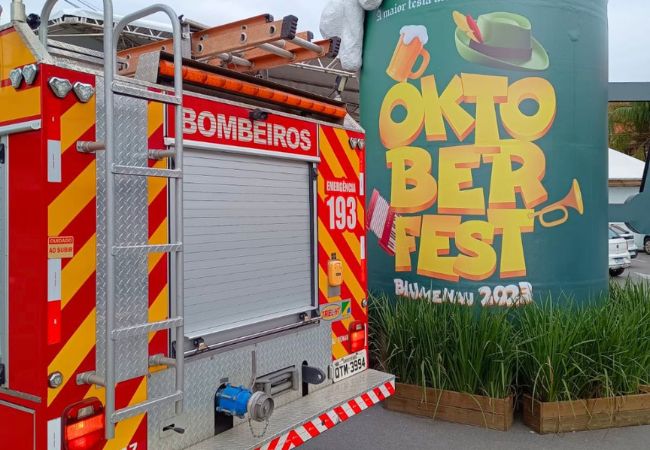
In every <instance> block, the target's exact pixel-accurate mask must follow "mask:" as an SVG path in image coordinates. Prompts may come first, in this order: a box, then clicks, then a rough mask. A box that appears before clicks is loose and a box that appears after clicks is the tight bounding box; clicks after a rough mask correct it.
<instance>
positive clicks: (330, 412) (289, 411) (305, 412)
mask: <svg viewBox="0 0 650 450" xmlns="http://www.w3.org/2000/svg"><path fill="white" fill-rule="evenodd" d="M394 392H395V377H394V376H393V375H389V374H386V373H383V372H378V371H376V370H366V371H365V372H362V373H360V374H358V375H354V376H352V377H350V378H348V379H346V380H343V381H340V382H338V383H336V384H332V385H330V386H328V387H326V388H323V389H320V390H319V391H317V392H314V393H313V394H309V395H308V396H306V397H304V398H302V399H300V400H297V401H295V402H292V403H289V404H287V405H285V406H283V407H281V408H278V409H276V410H275V412H274V413H273V415H272V416H271V420H270V421H269V427H268V430H267V432H266V434H265V435H264V437H262V438H255V437H254V436H253V435H252V433H251V430H250V429H249V427H248V424H246V423H243V424H240V425H238V426H236V427H234V428H233V429H231V430H228V431H226V432H224V433H221V434H219V435H218V436H215V437H213V438H210V439H207V440H205V441H203V442H200V443H199V444H197V445H195V446H193V447H190V449H192V450H216V449H226V448H227V449H229V450H231V449H232V450H236V449H241V450H251V449H255V450H257V449H259V450H284V449H291V448H295V447H298V446H299V445H302V444H304V443H305V442H307V441H308V440H309V439H311V438H314V437H316V436H318V435H319V434H321V433H323V432H324V431H327V430H329V429H331V428H333V427H335V426H336V425H338V424H339V423H341V422H343V421H345V420H347V419H349V418H350V417H352V416H354V415H356V414H358V413H360V412H362V411H364V410H366V409H368V408H369V407H371V406H373V405H375V404H377V403H379V402H381V401H383V400H384V399H385V398H386V397H389V396H391V395H392V394H393V393H394ZM260 425H261V424H260Z"/></svg>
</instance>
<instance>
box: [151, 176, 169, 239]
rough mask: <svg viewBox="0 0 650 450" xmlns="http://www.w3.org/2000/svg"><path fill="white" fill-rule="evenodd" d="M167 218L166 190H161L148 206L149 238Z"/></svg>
mask: <svg viewBox="0 0 650 450" xmlns="http://www.w3.org/2000/svg"><path fill="white" fill-rule="evenodd" d="M166 218H167V188H164V189H162V190H161V191H160V192H159V193H158V195H157V196H156V198H154V199H153V201H152V202H151V203H150V204H149V237H151V236H153V234H154V233H155V232H156V231H157V230H158V228H159V227H160V225H161V224H162V223H163V222H164V221H165V219H166Z"/></svg>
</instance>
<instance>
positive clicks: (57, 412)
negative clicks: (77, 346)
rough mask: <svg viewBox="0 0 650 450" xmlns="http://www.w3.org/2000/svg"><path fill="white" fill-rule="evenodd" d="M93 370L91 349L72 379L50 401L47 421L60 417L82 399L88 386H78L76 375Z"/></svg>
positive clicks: (93, 355) (92, 351)
mask: <svg viewBox="0 0 650 450" xmlns="http://www.w3.org/2000/svg"><path fill="white" fill-rule="evenodd" d="M93 370H95V349H94V348H93V349H92V350H91V351H90V352H89V353H88V355H86V357H85V358H84V360H83V361H82V362H81V364H79V367H78V368H77V369H76V370H75V372H74V373H73V374H72V377H71V379H70V380H68V382H67V383H66V384H65V386H63V388H62V389H61V392H59V395H57V396H56V398H55V399H54V400H53V401H52V404H51V405H50V406H49V407H48V408H47V417H48V419H54V418H57V417H61V414H63V410H64V409H65V408H67V407H68V406H70V405H71V404H72V403H75V402H78V401H80V400H81V399H83V396H84V395H85V394H86V392H88V387H89V386H88V385H83V386H79V385H78V384H77V383H76V382H75V378H76V377H77V374H79V373H83V372H91V371H93Z"/></svg>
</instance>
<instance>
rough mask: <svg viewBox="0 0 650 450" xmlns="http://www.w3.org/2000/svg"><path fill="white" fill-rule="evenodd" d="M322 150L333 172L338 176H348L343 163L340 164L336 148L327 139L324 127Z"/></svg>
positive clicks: (321, 140)
mask: <svg viewBox="0 0 650 450" xmlns="http://www.w3.org/2000/svg"><path fill="white" fill-rule="evenodd" d="M320 151H321V153H322V154H323V157H324V158H325V161H326V162H327V165H328V166H329V167H330V170H331V171H332V174H333V175H334V176H335V177H336V178H346V176H345V171H344V170H343V167H341V164H339V161H338V159H337V158H336V155H335V154H334V150H333V149H332V146H331V145H330V143H329V141H328V140H327V136H325V132H324V131H323V129H322V128H321V132H320Z"/></svg>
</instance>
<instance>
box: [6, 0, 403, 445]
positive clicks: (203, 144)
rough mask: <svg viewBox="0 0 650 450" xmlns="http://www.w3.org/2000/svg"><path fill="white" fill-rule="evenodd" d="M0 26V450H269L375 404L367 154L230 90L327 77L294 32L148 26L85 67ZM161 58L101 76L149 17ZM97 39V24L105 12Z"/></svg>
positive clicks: (251, 91)
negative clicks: (302, 69) (278, 68)
mask: <svg viewBox="0 0 650 450" xmlns="http://www.w3.org/2000/svg"><path fill="white" fill-rule="evenodd" d="M55 3H56V2H55V1H46V2H45V6H44V8H43V11H42V13H41V15H40V20H41V23H42V25H41V27H40V29H39V30H38V34H35V32H34V31H33V30H32V29H31V28H30V25H31V26H32V27H34V28H35V27H36V26H37V23H35V22H37V20H36V18H35V17H33V16H31V17H29V18H27V17H26V16H25V9H24V5H23V4H22V2H20V1H14V2H13V4H12V21H11V22H10V23H9V24H6V25H3V26H0V72H1V74H0V80H1V85H0V105H1V106H0V424H2V425H1V426H0V443H1V445H2V446H3V447H5V446H6V447H7V448H12V449H23V448H25V449H28V448H29V449H102V448H105V449H117V450H122V449H128V450H143V449H146V448H151V449H165V448H170V449H178V448H205V449H218V448H223V449H235V448H247V449H248V448H263V449H287V448H293V447H296V446H299V445H300V444H302V443H304V442H305V441H306V440H308V439H310V438H312V437H315V436H317V435H318V434H320V433H322V432H324V431H326V430H328V429H330V428H332V427H334V426H335V425H336V424H338V423H340V422H342V421H344V420H346V419H348V418H349V417H351V416H353V415H355V414H357V413H359V412H361V411H363V410H365V409H367V408H368V407H370V406H373V405H374V404H376V403H378V402H380V401H381V400H383V399H384V398H385V397H387V396H389V395H391V394H392V393H393V391H394V378H393V377H392V376H391V375H388V374H384V373H381V372H377V371H374V370H371V369H368V353H367V350H368V337H367V291H366V264H365V236H364V228H365V226H364V222H365V215H364V205H365V194H366V193H365V190H364V170H365V168H364V160H365V150H366V149H365V143H364V142H365V141H364V135H363V133H362V131H361V130H360V129H359V128H355V127H352V128H350V127H345V126H344V125H343V122H344V118H345V116H346V110H345V105H344V104H342V103H341V102H338V101H334V100H330V99H328V98H324V97H318V96H315V95H312V94H309V93H305V92H302V91H298V90H294V89H291V88H288V87H286V86H282V85H278V84H274V83H271V82H268V81H264V80H261V79H259V78H255V77H252V76H250V75H247V74H246V73H247V72H248V73H250V72H254V71H255V70H259V69H262V68H268V67H272V66H273V65H278V64H280V63H285V64H286V63H287V62H289V61H304V60H307V59H309V58H314V57H317V56H323V55H329V56H335V55H336V51H337V47H338V41H337V40H335V39H334V40H325V41H319V42H312V40H311V36H310V35H309V34H305V33H297V32H296V25H297V19H296V18H295V17H292V16H288V17H285V18H284V19H281V20H274V19H273V18H272V17H271V16H269V15H263V16H258V17H253V18H250V19H246V20H243V21H241V22H236V23H234V24H228V25H224V26H221V27H216V28H210V29H203V30H199V31H197V30H193V29H192V28H191V27H190V26H188V24H187V23H185V22H182V21H180V20H179V19H178V18H177V17H178V16H177V15H176V14H175V13H174V11H173V10H171V9H170V8H169V7H167V6H163V5H154V6H150V7H148V8H145V9H144V10H142V11H138V12H136V13H134V14H131V15H128V16H126V17H124V18H122V19H121V20H120V21H119V22H118V23H117V24H116V25H115V27H114V28H111V27H110V26H106V27H105V28H104V35H103V48H104V50H105V52H104V53H99V52H97V51H94V50H88V49H84V48H79V47H75V46H72V45H69V44H64V43H61V42H57V41H54V40H51V39H49V36H48V30H47V24H48V22H49V17H50V13H51V11H52V8H53V6H54V4H55ZM154 13H163V14H166V15H167V16H168V17H169V19H170V20H171V24H172V30H173V38H172V39H169V40H168V41H161V42H155V43H152V44H150V45H147V46H144V47H138V48H135V49H130V50H125V51H122V52H120V53H118V52H117V44H118V42H119V41H120V36H121V33H122V31H123V30H124V28H125V27H127V26H129V25H130V24H131V23H132V22H134V21H137V20H139V19H142V18H144V17H146V16H149V15H150V14H154ZM103 23H104V24H113V23H114V20H113V12H112V6H111V2H110V0H105V1H104V21H103Z"/></svg>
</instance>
